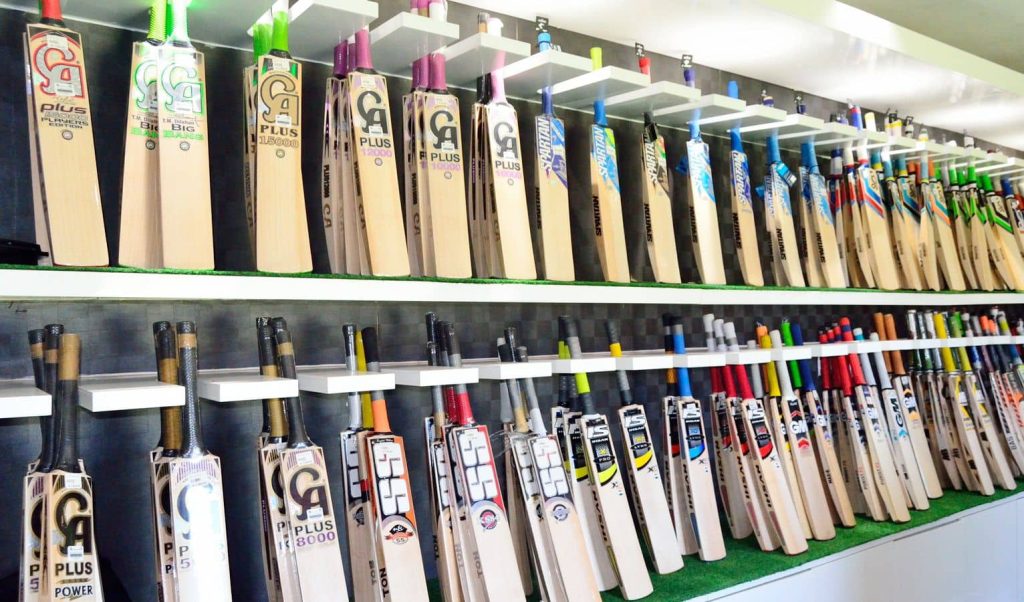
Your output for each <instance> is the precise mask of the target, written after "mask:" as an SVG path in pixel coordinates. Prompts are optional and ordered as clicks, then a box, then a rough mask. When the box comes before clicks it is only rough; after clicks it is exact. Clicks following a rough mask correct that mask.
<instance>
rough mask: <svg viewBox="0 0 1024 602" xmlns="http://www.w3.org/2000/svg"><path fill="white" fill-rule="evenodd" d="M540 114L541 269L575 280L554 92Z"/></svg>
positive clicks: (544, 40) (547, 42)
mask: <svg viewBox="0 0 1024 602" xmlns="http://www.w3.org/2000/svg"><path fill="white" fill-rule="evenodd" d="M537 44H538V47H539V48H540V51H541V52H543V51H545V50H549V49H550V48H551V33H550V32H548V31H547V29H546V28H542V29H541V30H540V31H538V33H537ZM540 104H541V114H540V115H537V119H536V121H535V122H534V127H535V132H536V136H537V198H536V199H534V202H536V204H537V209H536V212H535V213H536V217H537V235H538V237H539V240H538V242H539V245H538V246H539V249H540V256H541V267H542V270H541V271H542V273H543V275H544V278H545V279H547V280H574V279H575V278H576V270H575V266H574V264H573V259H572V235H571V233H570V231H569V182H568V169H567V168H566V161H565V124H564V123H563V122H562V120H561V119H559V118H558V117H556V116H555V111H554V103H552V101H551V89H550V88H544V89H542V90H541V93H540Z"/></svg>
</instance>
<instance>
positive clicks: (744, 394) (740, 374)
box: [726, 364, 756, 399]
mask: <svg viewBox="0 0 1024 602" xmlns="http://www.w3.org/2000/svg"><path fill="white" fill-rule="evenodd" d="M728 367H729V366H726V368H728ZM732 368H733V370H735V372H736V381H737V382H738V383H739V385H740V397H741V398H743V399H753V398H754V392H753V391H751V389H750V381H749V380H747V369H746V368H745V367H744V366H743V365H742V364H740V365H736V366H732ZM755 369H756V368H755ZM726 394H728V393H726Z"/></svg>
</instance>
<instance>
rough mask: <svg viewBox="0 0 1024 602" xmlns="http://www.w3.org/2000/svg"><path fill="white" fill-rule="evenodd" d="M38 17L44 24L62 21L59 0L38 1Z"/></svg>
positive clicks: (62, 16)
mask: <svg viewBox="0 0 1024 602" xmlns="http://www.w3.org/2000/svg"><path fill="white" fill-rule="evenodd" d="M39 16H40V17H42V19H43V21H44V22H54V21H63V20H64V15H63V14H62V13H61V10H60V0H39Z"/></svg>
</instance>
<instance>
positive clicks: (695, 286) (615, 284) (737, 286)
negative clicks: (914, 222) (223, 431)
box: [0, 264, 989, 295]
mask: <svg viewBox="0 0 1024 602" xmlns="http://www.w3.org/2000/svg"><path fill="white" fill-rule="evenodd" d="M0 270H28V271H33V270H34V271H56V272H60V271H64V272H100V273H115V274H187V275H193V276H249V277H253V276H261V277H264V278H312V279H320V280H381V281H398V282H452V283H463V284H531V285H538V286H551V285H560V286H608V287H632V288H668V289H684V290H685V289H691V290H692V289H697V290H728V291H740V290H762V291H803V292H806V291H823V292H830V291H831V292H837V291H842V292H844V293H845V292H852V293H879V292H902V293H920V294H930V295H934V294H948V295H972V294H973V295H986V294H989V292H988V291H880V290H878V289H867V288H844V289H829V288H811V287H788V286H747V285H743V284H727V285H716V284H698V283H693V282H689V283H684V284H667V283H661V282H629V283H623V282H603V281H597V282H594V281H584V280H577V281H572V282H556V281H553V280H512V279H495V278H427V277H412V276H350V275H347V274H313V273H308V274H278V273H272V272H232V271H220V270H169V269H167V270H144V269H139V268H125V267H104V268H80V267H76V268H69V267H55V266H33V265H14V264H0Z"/></svg>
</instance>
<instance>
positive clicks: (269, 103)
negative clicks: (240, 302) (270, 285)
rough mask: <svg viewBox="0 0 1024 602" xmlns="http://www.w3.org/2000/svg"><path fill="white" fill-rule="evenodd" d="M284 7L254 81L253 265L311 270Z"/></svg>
mask: <svg viewBox="0 0 1024 602" xmlns="http://www.w3.org/2000/svg"><path fill="white" fill-rule="evenodd" d="M288 23H289V16H288V12H287V11H278V12H276V13H274V30H273V39H272V41H271V44H270V50H269V52H267V54H266V55H264V56H262V57H260V61H259V79H258V81H257V84H256V99H257V102H256V110H257V114H256V269H258V270H259V271H261V272H281V273H299V272H309V271H312V269H313V259H312V255H311V251H310V247H309V227H308V225H307V223H306V195H305V191H304V189H303V187H302V65H301V64H300V63H299V62H298V61H295V60H293V59H292V57H291V54H289V53H288Z"/></svg>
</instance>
